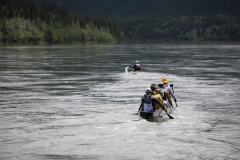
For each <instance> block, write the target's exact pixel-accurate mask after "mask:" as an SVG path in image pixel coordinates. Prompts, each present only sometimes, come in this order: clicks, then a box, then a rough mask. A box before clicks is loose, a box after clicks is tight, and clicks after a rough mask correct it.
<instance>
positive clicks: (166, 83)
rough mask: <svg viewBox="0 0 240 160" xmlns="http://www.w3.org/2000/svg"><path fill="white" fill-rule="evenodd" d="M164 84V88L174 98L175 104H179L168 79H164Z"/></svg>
mask: <svg viewBox="0 0 240 160" xmlns="http://www.w3.org/2000/svg"><path fill="white" fill-rule="evenodd" d="M162 83H163V88H164V89H166V90H167V91H168V93H169V94H170V96H171V97H172V98H173V100H174V102H175V103H177V99H176V97H175V95H174V93H173V90H172V88H171V87H170V86H169V85H168V83H169V82H168V79H167V78H165V77H164V78H162Z"/></svg>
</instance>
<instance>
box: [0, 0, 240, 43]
mask: <svg viewBox="0 0 240 160" xmlns="http://www.w3.org/2000/svg"><path fill="white" fill-rule="evenodd" d="M0 2H1V3H0V44H1V45H15V44H17V45H21V44H24V45H25V44H72V43H74V44H85V43H116V42H125V43H129V42H130V43H131V42H168V41H178V42H179V41H180V42H184V41H187V42H190V41H201V42H202V41H240V16H239V11H238V10H237V8H238V6H239V7H240V3H239V2H238V1H236V0H232V2H234V3H235V5H233V4H232V3H231V4H230V3H229V2H228V1H226V0H220V1H211V2H209V1H207V0H204V1H202V2H201V3H193V2H198V1H196V0H192V1H191V2H190V1H185V0H184V1H181V2H178V1H173V0H169V1H168V2H165V1H163V0H159V1H154V2H153V3H150V2H148V1H144V0H140V1H136V0H133V1H132V2H135V3H130V2H128V1H120V0H113V1H112V2H115V3H110V2H108V1H106V2H105V3H103V1H101V2H100V1H97V0H92V1H83V0H79V1H77V0H71V1H64V0H0ZM135 4H136V5H135ZM154 4H155V5H154ZM145 5H146V6H148V7H145ZM96 6H98V7H97V8H96ZM206 6H209V7H207V8H206ZM179 7H180V8H179ZM193 9H195V11H193Z"/></svg>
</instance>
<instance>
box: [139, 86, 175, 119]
mask: <svg viewBox="0 0 240 160" xmlns="http://www.w3.org/2000/svg"><path fill="white" fill-rule="evenodd" d="M155 103H157V104H158V105H159V106H160V107H161V108H162V109H163V110H164V111H165V112H166V113H167V110H166V108H165V107H164V105H163V104H162V103H161V102H160V101H159V100H158V99H157V98H156V97H154V96H153V95H152V90H151V89H150V88H147V89H146V92H145V94H144V95H143V96H142V97H141V104H140V107H139V111H143V112H148V113H151V112H154V111H155V107H154V106H155ZM167 115H168V117H169V118H170V119H174V118H173V117H172V116H170V115H169V114H168V113H167Z"/></svg>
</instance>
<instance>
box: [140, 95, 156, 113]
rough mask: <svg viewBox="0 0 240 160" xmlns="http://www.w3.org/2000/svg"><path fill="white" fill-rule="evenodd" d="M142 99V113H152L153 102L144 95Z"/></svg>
mask: <svg viewBox="0 0 240 160" xmlns="http://www.w3.org/2000/svg"><path fill="white" fill-rule="evenodd" d="M144 97H145V98H144V99H142V103H143V112H153V111H154V109H153V101H152V99H151V95H150V96H149V97H147V96H146V95H144Z"/></svg>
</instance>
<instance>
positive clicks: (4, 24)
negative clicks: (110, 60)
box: [0, 0, 123, 44]
mask: <svg viewBox="0 0 240 160" xmlns="http://www.w3.org/2000/svg"><path fill="white" fill-rule="evenodd" d="M0 2H1V3H0V43H1V44H13V43H17V44H28V43H41V42H47V43H72V42H80V43H86V42H97V43H113V42H117V41H120V40H121V39H122V38H123V33H122V32H121V31H120V29H119V27H118V26H117V25H116V24H115V23H114V21H112V20H109V19H103V18H100V17H90V16H79V15H77V14H73V13H70V12H69V11H68V9H67V7H66V5H59V4H57V3H56V2H55V1H52V0H0Z"/></svg>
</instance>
